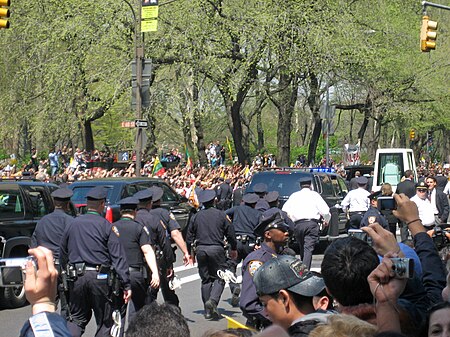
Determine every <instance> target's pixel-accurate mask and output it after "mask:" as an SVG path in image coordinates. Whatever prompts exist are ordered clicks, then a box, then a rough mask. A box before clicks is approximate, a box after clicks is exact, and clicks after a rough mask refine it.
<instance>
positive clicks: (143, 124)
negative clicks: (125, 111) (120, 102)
mask: <svg viewBox="0 0 450 337" xmlns="http://www.w3.org/2000/svg"><path fill="white" fill-rule="evenodd" d="M134 124H135V125H136V127H137V128H142V129H144V128H148V121H146V120H145V119H136V120H135V121H134Z"/></svg>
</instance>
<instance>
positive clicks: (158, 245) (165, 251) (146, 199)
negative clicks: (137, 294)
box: [133, 188, 174, 304]
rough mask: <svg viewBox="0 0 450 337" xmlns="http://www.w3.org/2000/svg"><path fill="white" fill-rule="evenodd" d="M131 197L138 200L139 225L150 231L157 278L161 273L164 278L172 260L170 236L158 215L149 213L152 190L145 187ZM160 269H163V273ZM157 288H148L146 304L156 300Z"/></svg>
mask: <svg viewBox="0 0 450 337" xmlns="http://www.w3.org/2000/svg"><path fill="white" fill-rule="evenodd" d="M133 197H134V198H136V199H138V200H139V205H138V210H137V213H136V218H135V219H136V221H137V222H139V223H140V224H141V225H143V226H145V227H146V228H147V229H148V231H149V233H150V244H151V245H152V246H153V247H155V254H156V260H157V264H158V270H157V272H158V274H159V279H160V280H161V278H162V277H163V275H164V277H165V278H166V275H167V270H166V269H167V268H166V267H165V266H168V265H171V264H172V263H173V261H174V255H173V250H172V246H171V242H170V238H169V237H168V235H167V231H166V230H165V228H164V227H163V226H162V225H161V221H160V219H159V217H158V216H157V215H154V214H150V210H151V209H152V197H153V192H152V191H151V190H150V189H149V188H147V189H145V190H142V191H139V192H137V193H136V194H135V195H134V196H133ZM161 271H163V273H162V272H161ZM152 275H153V272H152ZM160 285H161V283H160ZM165 286H166V284H164V285H161V287H165ZM158 290H159V287H155V288H151V289H149V291H148V292H147V296H146V299H145V303H146V304H150V303H151V302H153V301H155V300H156V298H157V296H158Z"/></svg>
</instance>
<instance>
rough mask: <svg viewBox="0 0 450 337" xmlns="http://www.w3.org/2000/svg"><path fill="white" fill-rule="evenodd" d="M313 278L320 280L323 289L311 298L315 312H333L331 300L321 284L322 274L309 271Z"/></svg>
mask: <svg viewBox="0 0 450 337" xmlns="http://www.w3.org/2000/svg"><path fill="white" fill-rule="evenodd" d="M311 273H313V274H314V275H315V276H317V277H318V278H320V279H322V281H321V282H322V283H323V289H322V291H321V292H320V293H318V294H317V295H315V296H313V306H314V309H316V310H319V309H320V310H333V298H332V297H331V296H330V294H328V292H327V287H325V283H324V282H323V278H322V274H321V273H318V272H315V271H311Z"/></svg>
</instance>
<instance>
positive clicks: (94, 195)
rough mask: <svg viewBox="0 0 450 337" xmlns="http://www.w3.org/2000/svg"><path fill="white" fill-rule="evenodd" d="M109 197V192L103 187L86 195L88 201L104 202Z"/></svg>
mask: <svg viewBox="0 0 450 337" xmlns="http://www.w3.org/2000/svg"><path fill="white" fill-rule="evenodd" d="M107 196H108V190H107V189H106V188H105V187H103V186H95V187H94V188H92V189H91V190H89V192H88V193H87V194H86V198H87V199H93V200H102V199H106V197H107Z"/></svg>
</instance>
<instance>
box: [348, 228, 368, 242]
mask: <svg viewBox="0 0 450 337" xmlns="http://www.w3.org/2000/svg"><path fill="white" fill-rule="evenodd" d="M348 236H353V237H355V238H357V239H360V240H363V241H366V242H367V241H368V235H367V233H366V232H364V231H363V230H362V229H349V230H348Z"/></svg>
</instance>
